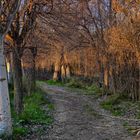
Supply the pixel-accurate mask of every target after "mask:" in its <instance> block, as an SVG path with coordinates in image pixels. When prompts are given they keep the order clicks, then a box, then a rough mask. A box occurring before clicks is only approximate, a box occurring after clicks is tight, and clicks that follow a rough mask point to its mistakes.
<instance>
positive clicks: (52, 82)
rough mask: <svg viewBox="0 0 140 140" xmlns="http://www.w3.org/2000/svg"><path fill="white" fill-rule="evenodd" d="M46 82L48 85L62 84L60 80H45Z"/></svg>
mask: <svg viewBox="0 0 140 140" xmlns="http://www.w3.org/2000/svg"><path fill="white" fill-rule="evenodd" d="M46 83H47V84H48V85H56V86H64V83H63V82H61V81H55V80H47V81H46Z"/></svg>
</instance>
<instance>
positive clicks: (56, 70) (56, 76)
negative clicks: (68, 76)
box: [53, 63, 59, 81]
mask: <svg viewBox="0 0 140 140" xmlns="http://www.w3.org/2000/svg"><path fill="white" fill-rule="evenodd" d="M58 79H59V64H58V63H55V66H54V74H53V80H55V81H57V80H58Z"/></svg>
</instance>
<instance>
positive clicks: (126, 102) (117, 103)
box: [101, 94, 140, 119]
mask: <svg viewBox="0 0 140 140" xmlns="http://www.w3.org/2000/svg"><path fill="white" fill-rule="evenodd" d="M101 106H102V108H104V109H106V110H109V111H110V112H111V113H112V115H114V116H126V117H127V116H128V115H129V112H130V115H131V116H132V118H133V117H135V118H137V119H140V109H139V108H140V102H133V101H131V100H130V99H129V98H128V97H127V96H126V95H122V94H114V95H111V96H108V97H107V99H106V100H105V101H103V102H102V103H101ZM129 117H130V116H129Z"/></svg>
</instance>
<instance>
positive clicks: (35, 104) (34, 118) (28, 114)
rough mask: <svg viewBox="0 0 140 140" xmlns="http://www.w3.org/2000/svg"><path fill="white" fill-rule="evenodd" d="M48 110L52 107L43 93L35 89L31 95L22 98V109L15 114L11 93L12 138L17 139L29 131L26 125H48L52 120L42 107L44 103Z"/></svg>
mask: <svg viewBox="0 0 140 140" xmlns="http://www.w3.org/2000/svg"><path fill="white" fill-rule="evenodd" d="M46 104H47V107H48V109H49V111H50V110H53V109H54V106H53V104H51V103H50V102H49V101H48V100H47V99H46V98H45V94H44V93H43V92H42V91H41V90H40V89H37V90H36V92H35V93H33V94H32V95H31V96H28V97H25V98H24V109H23V112H22V113H21V114H20V115H18V116H17V115H16V113H15V112H14V108H13V94H12V93H11V110H12V118H13V139H18V138H19V137H20V136H25V135H27V134H28V133H29V132H30V129H29V128H28V127H27V126H28V125H32V124H33V125H35V124H40V125H46V126H48V125H50V124H51V123H52V122H53V118H52V116H50V115H48V113H47V112H46V111H45V110H43V109H42V106H43V105H46Z"/></svg>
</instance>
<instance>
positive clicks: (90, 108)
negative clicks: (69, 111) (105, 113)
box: [84, 104, 101, 117]
mask: <svg viewBox="0 0 140 140" xmlns="http://www.w3.org/2000/svg"><path fill="white" fill-rule="evenodd" d="M84 109H85V111H86V112H87V113H88V114H89V115H91V116H95V117H101V116H100V115H99V114H98V113H97V112H96V111H95V110H94V109H93V108H92V107H91V106H90V105H88V104H87V105H85V106H84Z"/></svg>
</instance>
